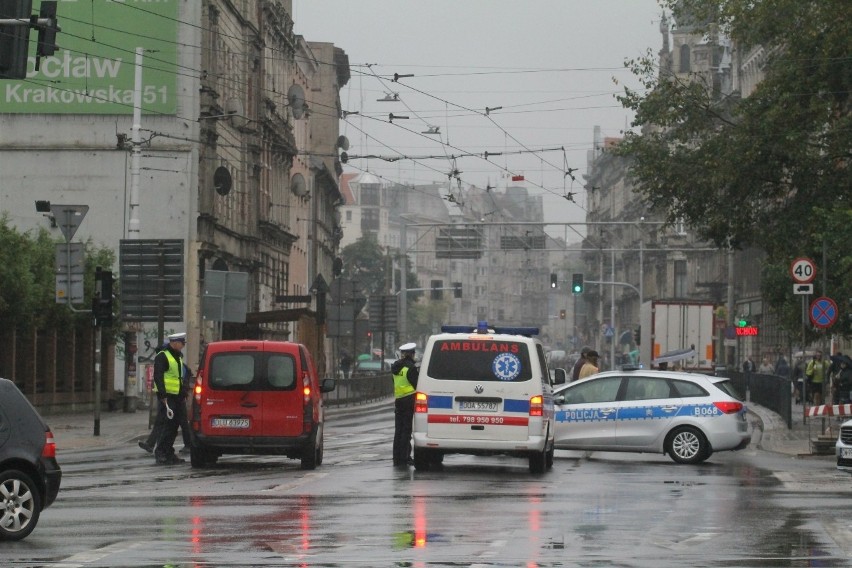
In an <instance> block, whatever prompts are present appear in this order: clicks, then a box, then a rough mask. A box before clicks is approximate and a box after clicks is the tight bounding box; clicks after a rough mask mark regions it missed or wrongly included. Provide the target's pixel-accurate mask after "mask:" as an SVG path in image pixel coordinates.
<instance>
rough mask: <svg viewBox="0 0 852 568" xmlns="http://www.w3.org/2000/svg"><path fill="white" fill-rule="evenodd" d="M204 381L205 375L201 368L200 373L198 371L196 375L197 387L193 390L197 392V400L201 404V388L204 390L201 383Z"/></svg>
mask: <svg viewBox="0 0 852 568" xmlns="http://www.w3.org/2000/svg"><path fill="white" fill-rule="evenodd" d="M203 383H204V377H203V375H202V370H201V369H199V370H198V373H196V375H195V388H194V389H193V392H194V393H195V402H197V403H199V404H201V390H202V386H201V385H202V384H203Z"/></svg>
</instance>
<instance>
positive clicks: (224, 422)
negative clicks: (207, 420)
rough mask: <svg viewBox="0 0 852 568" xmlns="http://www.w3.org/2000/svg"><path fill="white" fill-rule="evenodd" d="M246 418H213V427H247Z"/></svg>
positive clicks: (247, 421) (247, 420)
mask: <svg viewBox="0 0 852 568" xmlns="http://www.w3.org/2000/svg"><path fill="white" fill-rule="evenodd" d="M249 425H250V422H249V419H248V418H214V419H213V428H248V427H249Z"/></svg>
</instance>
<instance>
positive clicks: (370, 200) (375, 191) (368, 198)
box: [361, 183, 381, 206]
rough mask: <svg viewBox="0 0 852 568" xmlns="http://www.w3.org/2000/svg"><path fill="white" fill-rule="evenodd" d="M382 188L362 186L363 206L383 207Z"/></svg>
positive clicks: (368, 185) (375, 185) (372, 185)
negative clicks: (380, 191)
mask: <svg viewBox="0 0 852 568" xmlns="http://www.w3.org/2000/svg"><path fill="white" fill-rule="evenodd" d="M380 189H381V186H379V185H377V184H373V183H371V184H365V185H362V186H361V205H375V206H379V205H381V194H380V193H379V190H380Z"/></svg>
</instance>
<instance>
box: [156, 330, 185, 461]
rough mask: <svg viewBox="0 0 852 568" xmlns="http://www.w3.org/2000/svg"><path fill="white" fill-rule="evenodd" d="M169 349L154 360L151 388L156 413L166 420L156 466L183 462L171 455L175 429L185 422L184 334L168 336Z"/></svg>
mask: <svg viewBox="0 0 852 568" xmlns="http://www.w3.org/2000/svg"><path fill="white" fill-rule="evenodd" d="M168 339H169V346H168V347H167V348H166V349H163V350H162V351H160V352H159V353H157V355H156V357H154V385H156V389H157V401H158V404H160V405H162V408H161V409H158V411H160V410H161V411H164V412H165V414H166V421H165V424H164V425H163V428H162V431H161V432H160V437H159V438H158V439H157V447H156V448H155V449H154V457H155V458H156V459H157V464H159V465H174V464H179V463H183V462H184V459H183V458H180V457H178V456H177V454H175V449H174V443H175V438H176V437H177V429H178V426H180V425H181V424H182V423H183V422H184V421H186V390H185V389H184V385H183V380H182V379H183V376H184V374H185V370H184V364H183V347H184V345H186V333H174V334H172V335H170V336H169V338H168Z"/></svg>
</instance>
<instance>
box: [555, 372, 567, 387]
mask: <svg viewBox="0 0 852 568" xmlns="http://www.w3.org/2000/svg"><path fill="white" fill-rule="evenodd" d="M565 377H566V373H565V369H554V370H553V383H552V384H554V385H564V384H565V382H566V380H565Z"/></svg>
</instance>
